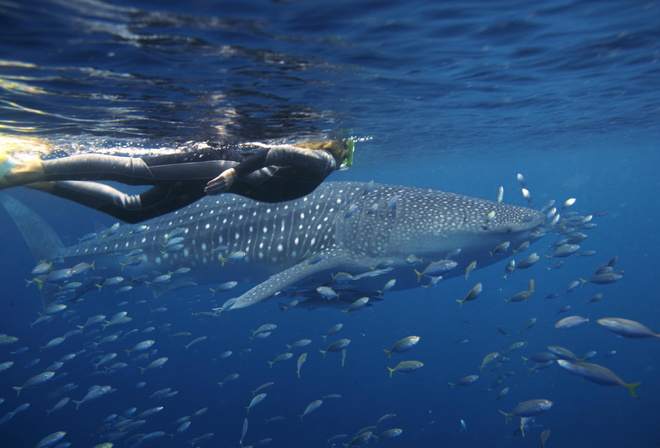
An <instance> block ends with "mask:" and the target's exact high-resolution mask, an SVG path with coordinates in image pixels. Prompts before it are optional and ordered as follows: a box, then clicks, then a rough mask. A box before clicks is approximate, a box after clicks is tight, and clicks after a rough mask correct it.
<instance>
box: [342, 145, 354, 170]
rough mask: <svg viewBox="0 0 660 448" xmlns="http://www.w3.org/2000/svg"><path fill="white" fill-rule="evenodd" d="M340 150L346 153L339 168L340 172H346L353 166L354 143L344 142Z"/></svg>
mask: <svg viewBox="0 0 660 448" xmlns="http://www.w3.org/2000/svg"><path fill="white" fill-rule="evenodd" d="M341 146H342V148H343V149H344V150H345V151H346V159H345V160H344V161H343V162H342V164H341V165H340V166H339V169H340V170H342V171H343V170H347V169H349V168H350V167H351V165H353V153H354V152H355V142H353V140H348V139H346V140H344V141H343V142H342V145H341Z"/></svg>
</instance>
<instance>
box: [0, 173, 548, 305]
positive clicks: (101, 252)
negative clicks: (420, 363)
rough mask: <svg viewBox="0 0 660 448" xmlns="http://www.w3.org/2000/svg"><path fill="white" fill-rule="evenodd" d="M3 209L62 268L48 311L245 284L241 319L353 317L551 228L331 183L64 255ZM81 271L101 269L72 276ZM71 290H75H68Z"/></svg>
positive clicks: (19, 215) (53, 239) (398, 192)
mask: <svg viewBox="0 0 660 448" xmlns="http://www.w3.org/2000/svg"><path fill="white" fill-rule="evenodd" d="M0 202H1V203H2V205H3V206H4V207H5V209H6V210H7V211H8V213H9V215H10V216H11V217H12V219H13V220H14V222H15V223H16V224H17V226H18V228H19V230H20V231H21V233H22V235H23V237H24V238H25V240H26V242H27V243H28V246H29V247H30V249H31V251H32V254H33V255H34V257H35V259H36V260H38V261H40V262H46V263H48V262H51V261H52V268H51V269H52V270H51V271H50V273H43V274H41V275H39V276H37V277H35V279H34V282H35V283H37V284H38V285H40V287H41V292H42V296H43V297H44V302H45V305H48V304H51V303H55V302H65V301H75V300H80V299H81V298H82V297H83V296H84V295H85V294H88V293H90V291H93V290H98V289H101V288H102V287H103V285H104V284H112V285H113V286H112V287H113V288H123V289H122V290H124V291H125V290H129V289H131V287H138V286H143V285H146V287H148V288H150V289H152V290H153V291H154V293H156V294H162V293H165V292H167V291H170V290H175V289H178V288H183V287H189V286H196V285H213V284H215V285H217V284H221V283H223V282H227V281H238V282H239V285H241V286H243V289H241V288H240V287H237V288H235V290H236V291H238V293H239V295H238V296H237V297H236V299H235V300H234V301H232V302H231V307H230V309H239V308H245V307H248V306H251V305H254V304H256V303H259V302H261V301H263V300H266V299H268V298H271V297H273V296H280V297H282V296H286V295H289V296H292V297H296V298H298V299H299V300H300V301H301V303H303V302H309V304H314V303H317V304H321V305H330V306H332V305H333V303H331V302H337V303H341V306H342V307H345V306H346V304H347V303H351V302H353V301H354V300H355V299H356V298H357V297H362V296H372V297H374V296H378V295H379V294H380V293H382V291H383V285H385V284H386V283H387V282H388V281H390V280H391V279H396V282H390V284H392V283H394V286H393V287H392V290H401V289H409V288H414V287H419V286H426V287H428V285H434V284H435V282H436V281H437V278H436V279H435V280H434V278H433V277H431V276H427V275H420V272H423V269H424V266H427V265H430V264H432V263H435V262H437V261H440V260H444V259H447V258H451V259H452V260H453V261H454V262H456V263H451V265H452V266H453V265H456V268H455V269H452V270H450V271H448V272H443V273H442V275H443V277H444V278H447V277H452V276H459V275H462V274H463V272H465V268H466V267H467V266H469V265H470V264H472V263H473V262H475V261H476V262H477V266H479V268H482V267H484V266H486V265H489V264H492V263H495V262H497V261H499V260H501V259H503V258H504V256H497V255H496V256H492V255H491V254H490V252H491V251H493V250H494V248H496V247H498V246H499V245H501V244H502V243H504V242H507V241H508V242H509V243H510V244H511V246H512V247H517V246H518V245H519V244H521V243H522V242H524V241H534V240H535V239H538V238H540V237H541V236H542V235H543V225H544V224H545V223H544V220H545V217H544V215H543V214H542V213H540V212H539V211H536V210H533V209H530V208H526V207H519V206H514V205H508V204H504V203H497V202H492V201H487V200H483V199H477V198H472V197H468V196H462V195H459V194H453V193H447V192H443V191H438V190H432V189H425V188H418V187H407V186H398V185H384V184H375V183H373V182H370V183H361V182H326V183H324V184H323V185H321V186H320V187H319V188H317V189H316V190H315V191H314V192H313V193H311V194H310V195H308V196H305V197H303V198H300V199H297V200H294V201H288V202H282V203H276V204H270V203H261V202H256V201H253V200H250V199H246V198H243V197H240V196H235V195H231V194H225V195H220V196H209V197H206V198H203V199H201V200H199V201H197V202H196V203H194V204H192V205H190V206H188V207H185V208H183V209H181V210H178V211H176V212H173V213H170V214H168V215H165V216H162V217H159V218H155V219H152V220H150V221H147V222H145V223H142V224H140V225H128V224H127V225H120V226H116V225H115V226H113V227H111V228H110V229H108V230H107V231H105V232H102V233H100V234H98V235H96V236H94V237H89V236H87V237H86V238H85V240H84V241H83V242H81V243H79V244H76V245H73V246H70V247H65V246H64V245H63V244H62V242H61V241H60V239H59V237H58V235H57V234H56V233H55V231H54V230H53V229H52V228H51V227H50V226H49V225H48V224H47V223H46V222H45V221H44V220H43V219H42V218H41V217H39V216H38V215H36V213H34V212H33V211H32V210H30V209H29V208H27V207H26V206H24V205H23V204H22V203H20V202H19V201H18V200H16V199H14V198H12V197H11V196H9V195H7V194H2V195H0ZM411 255H414V258H415V260H421V263H418V264H419V266H412V265H411V264H410V263H409V262H408V261H407V259H410V256H411ZM79 263H86V264H88V265H90V266H93V269H84V270H82V271H83V272H84V274H81V275H78V276H75V275H62V272H65V273H66V270H70V269H72V268H73V267H74V266H76V265H78V264H79ZM436 265H437V264H436ZM85 266H86V265H85ZM434 266H435V265H434ZM420 267H421V268H420ZM416 270H417V271H418V272H416ZM27 272H29V271H27ZM55 273H56V275H55ZM338 273H344V275H342V276H340V277H341V278H342V281H341V282H339V281H337V282H335V281H334V280H333V279H334V278H339V277H337V274H338ZM49 276H50V277H49ZM65 282H66V283H65ZM72 282H73V283H74V287H64V286H66V284H69V283H72ZM427 284H428V285H427ZM319 286H328V287H331V288H333V290H334V291H336V292H337V295H336V298H335V299H328V298H326V297H321V296H320V295H319V293H318V292H316V290H317V288H318V287H319ZM232 291H234V289H232ZM373 302H374V301H373V300H370V304H371V303H373ZM228 308H229V306H228Z"/></svg>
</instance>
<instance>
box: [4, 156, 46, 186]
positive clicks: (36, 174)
mask: <svg viewBox="0 0 660 448" xmlns="http://www.w3.org/2000/svg"><path fill="white" fill-rule="evenodd" d="M2 156H4V158H2ZM44 177H45V174H44V165H43V163H42V162H41V161H34V162H19V161H17V160H16V159H14V158H12V157H10V156H8V155H7V154H0V190H1V189H4V188H9V187H17V186H20V185H26V184H31V183H34V182H42V181H44V180H45V179H44Z"/></svg>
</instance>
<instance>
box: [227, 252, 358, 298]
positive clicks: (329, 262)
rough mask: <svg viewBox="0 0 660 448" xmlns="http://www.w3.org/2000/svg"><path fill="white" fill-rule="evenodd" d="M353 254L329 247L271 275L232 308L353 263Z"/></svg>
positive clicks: (267, 296)
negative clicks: (319, 273) (315, 275)
mask: <svg viewBox="0 0 660 448" xmlns="http://www.w3.org/2000/svg"><path fill="white" fill-rule="evenodd" d="M353 263H354V260H353V254H352V253H351V252H349V251H344V250H341V251H340V250H336V249H329V250H325V251H322V252H319V253H317V254H315V255H314V256H312V257H310V258H308V259H307V260H305V261H303V262H301V263H298V264H296V265H295V266H292V267H290V268H289V269H286V270H284V271H282V272H279V273H277V274H275V275H273V276H271V277H270V278H269V279H268V280H266V281H265V282H262V283H260V284H258V285H257V286H255V287H254V288H252V289H250V290H249V291H247V292H246V293H245V294H243V295H241V296H240V297H239V298H238V299H237V300H236V302H235V303H234V304H233V305H232V306H231V308H230V309H232V310H235V309H239V308H246V307H248V306H252V305H254V304H256V303H259V302H261V301H262V300H266V299H268V298H270V297H272V296H273V295H275V294H277V293H278V292H280V291H281V290H283V289H284V288H286V287H287V286H290V285H293V284H294V283H296V282H298V281H300V280H302V279H304V278H305V277H309V276H310V275H313V274H316V273H317V272H321V271H325V270H326V269H332V268H334V267H336V266H341V265H346V264H353Z"/></svg>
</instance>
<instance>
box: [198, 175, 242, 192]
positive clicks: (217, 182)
mask: <svg viewBox="0 0 660 448" xmlns="http://www.w3.org/2000/svg"><path fill="white" fill-rule="evenodd" d="M237 178H238V175H237V174H236V170H235V169H234V168H229V169H228V170H224V171H223V172H222V174H220V175H219V176H218V177H216V178H215V179H212V180H210V181H209V182H208V183H207V184H206V187H205V188H204V193H206V194H208V195H214V194H220V193H224V192H226V191H227V190H229V188H231V186H232V184H233V183H234V182H235V181H236V179H237Z"/></svg>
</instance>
